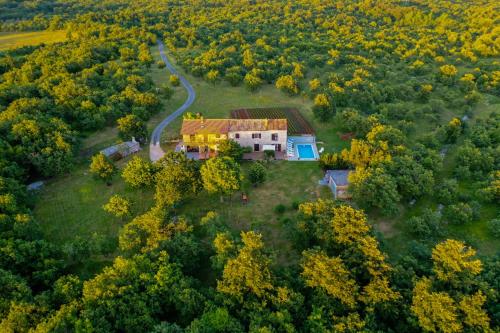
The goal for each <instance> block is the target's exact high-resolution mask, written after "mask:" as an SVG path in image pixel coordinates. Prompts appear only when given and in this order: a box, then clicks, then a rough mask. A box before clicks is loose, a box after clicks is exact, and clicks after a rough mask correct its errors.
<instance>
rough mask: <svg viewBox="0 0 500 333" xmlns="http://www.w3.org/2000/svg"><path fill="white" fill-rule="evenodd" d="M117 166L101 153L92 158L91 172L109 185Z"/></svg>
mask: <svg viewBox="0 0 500 333" xmlns="http://www.w3.org/2000/svg"><path fill="white" fill-rule="evenodd" d="M115 170H116V168H115V166H114V164H113V163H112V162H111V160H109V159H108V158H107V157H106V156H105V155H104V154H102V153H99V154H97V155H95V156H93V157H92V162H91V163H90V172H91V173H92V174H93V175H94V177H96V178H99V179H102V180H104V181H106V182H107V183H109V182H110V181H111V178H112V177H113V174H114V173H115Z"/></svg>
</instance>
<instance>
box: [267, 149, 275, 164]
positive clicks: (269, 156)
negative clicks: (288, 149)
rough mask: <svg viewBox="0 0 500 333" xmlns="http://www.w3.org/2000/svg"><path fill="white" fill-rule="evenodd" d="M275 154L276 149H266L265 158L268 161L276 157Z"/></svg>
mask: <svg viewBox="0 0 500 333" xmlns="http://www.w3.org/2000/svg"><path fill="white" fill-rule="evenodd" d="M275 155H276V153H275V152H274V150H264V158H265V159H266V161H269V160H271V159H274V157H275Z"/></svg>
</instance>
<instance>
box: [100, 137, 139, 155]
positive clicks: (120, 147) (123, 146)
mask: <svg viewBox="0 0 500 333" xmlns="http://www.w3.org/2000/svg"><path fill="white" fill-rule="evenodd" d="M138 146H139V142H137V141H125V142H122V143H119V144H117V145H114V146H111V147H107V148H105V149H103V150H101V153H103V154H104V155H105V156H108V157H109V156H111V155H113V154H116V153H117V152H120V151H124V150H127V149H133V148H137V147H138Z"/></svg>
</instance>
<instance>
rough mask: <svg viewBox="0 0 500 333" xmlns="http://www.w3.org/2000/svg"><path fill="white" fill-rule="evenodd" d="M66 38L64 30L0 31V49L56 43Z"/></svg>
mask: <svg viewBox="0 0 500 333" xmlns="http://www.w3.org/2000/svg"><path fill="white" fill-rule="evenodd" d="M64 40H66V31H64V30H57V31H31V32H0V51H3V50H7V49H12V48H17V47H21V46H28V45H38V44H41V43H46V44H49V43H57V42H62V41H64Z"/></svg>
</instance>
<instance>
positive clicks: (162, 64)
mask: <svg viewBox="0 0 500 333" xmlns="http://www.w3.org/2000/svg"><path fill="white" fill-rule="evenodd" d="M156 65H157V66H158V68H160V69H162V68H165V67H167V65H165V63H164V62H163V61H162V60H159V61H158V62H157V63H156Z"/></svg>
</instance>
